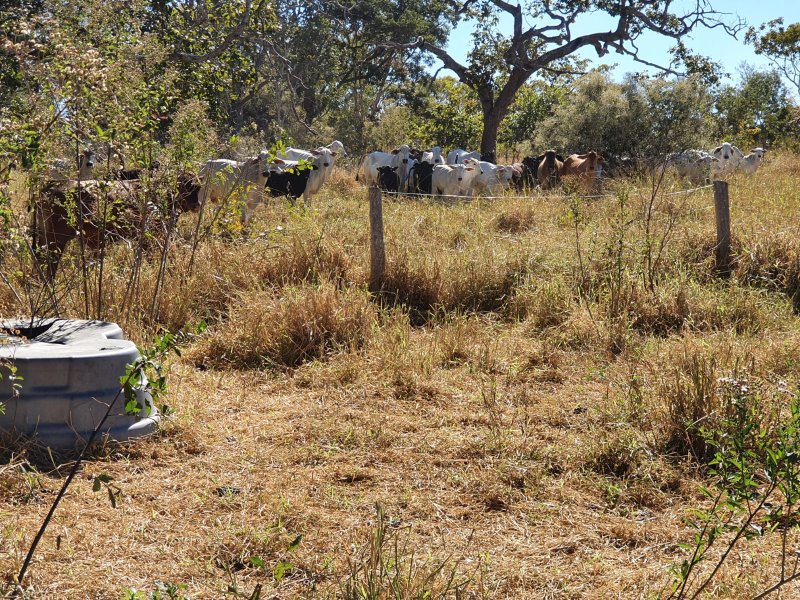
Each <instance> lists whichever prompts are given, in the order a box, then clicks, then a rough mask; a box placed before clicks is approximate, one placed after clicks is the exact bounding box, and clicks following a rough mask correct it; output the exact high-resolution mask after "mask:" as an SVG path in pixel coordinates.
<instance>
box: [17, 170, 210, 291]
mask: <svg viewBox="0 0 800 600" xmlns="http://www.w3.org/2000/svg"><path fill="white" fill-rule="evenodd" d="M200 187H201V186H200V180H199V179H198V178H196V177H194V176H191V175H189V174H182V175H180V176H179V177H178V183H177V190H176V191H175V192H173V193H170V195H169V197H168V210H169V211H170V213H171V214H170V215H167V219H164V221H166V220H168V219H175V218H177V215H178V214H180V213H181V212H184V211H197V210H198V209H199V207H200V202H199V193H200ZM140 191H141V190H140V185H139V182H138V181H109V182H101V181H95V180H89V181H74V180H73V181H51V182H49V183H47V184H46V185H45V186H44V188H43V189H42V191H41V192H40V194H39V198H38V199H37V201H36V202H35V205H34V207H33V222H32V224H31V232H32V238H33V249H34V251H35V252H36V254H37V258H38V260H39V261H40V265H42V267H43V271H44V275H45V277H47V278H49V279H53V278H54V277H55V274H56V271H57V269H58V263H59V262H60V260H61V255H62V253H63V252H64V249H65V248H66V246H67V244H68V243H69V241H70V240H71V239H73V238H75V237H77V235H78V231H79V228H81V229H82V231H83V240H84V244H85V247H86V249H87V250H89V251H90V252H96V251H97V250H98V249H99V248H100V247H101V245H102V242H103V241H104V240H109V241H114V240H118V239H124V238H126V237H132V236H134V235H135V234H136V233H137V232H139V231H142V230H147V229H148V228H149V223H148V220H149V219H151V218H152V217H153V215H154V213H157V212H158V210H159V209H158V208H157V207H156V206H154V205H152V204H151V203H150V202H142V201H141V200H140V199H139V198H138V196H139V192H140Z"/></svg>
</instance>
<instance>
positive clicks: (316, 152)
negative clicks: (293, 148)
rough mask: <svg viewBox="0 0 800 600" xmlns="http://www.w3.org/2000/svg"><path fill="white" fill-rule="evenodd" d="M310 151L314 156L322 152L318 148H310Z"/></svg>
mask: <svg viewBox="0 0 800 600" xmlns="http://www.w3.org/2000/svg"><path fill="white" fill-rule="evenodd" d="M310 152H311V154H313V155H314V156H319V155H320V154H322V153H321V152H320V151H319V150H310Z"/></svg>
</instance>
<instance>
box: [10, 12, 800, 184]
mask: <svg viewBox="0 0 800 600" xmlns="http://www.w3.org/2000/svg"><path fill="white" fill-rule="evenodd" d="M578 4H579V6H577V5H576V6H575V7H568V6H566V5H565V7H563V8H561V9H559V10H561V11H562V12H563V13H564V15H565V16H570V15H572V16H574V17H576V18H577V17H579V16H580V14H581V13H583V12H586V11H589V10H592V9H594V10H598V9H602V10H606V8H603V7H601V6H600V4H597V5H596V6H595V4H596V3H593V2H589V3H578ZM536 6H537V5H536V4H535V3H534V4H531V5H530V7H528V8H527V10H528V13H527V17H526V18H528V20H529V22H536V19H540V20H542V21H544V19H546V17H547V15H545V14H543V13H542V12H541V11H539V12H537V10H539V9H537V8H536ZM603 6H605V5H603ZM625 6H630V7H631V8H630V9H627V8H626V9H625V10H630V11H632V12H631V13H630V14H629V15H628V19H629V20H630V19H633V20H635V19H637V18H640V15H639V13H638V12H637V11H638V10H639V8H637V6H636V3H628V4H626V5H625ZM665 6H666V8H665V9H664V10H665V11H666V10H667V9H668V5H665ZM504 11H505V12H507V13H508V14H510V15H511V16H512V17H513V18H514V19H517V18H518V17H521V15H522V13H521V12H520V11H522V9H521V8H518V7H517V8H514V7H511V6H510V5H508V4H507V3H498V2H489V1H487V2H478V3H474V2H461V3H460V2H450V1H446V0H433V1H431V0H403V1H402V2H401V1H399V0H398V1H391V2H385V1H379V0H362V1H360V2H357V3H342V2H338V1H333V0H330V1H329V0H231V1H229V2H223V3H219V2H206V1H197V2H173V1H167V0H132V1H125V2H123V1H122V0H86V1H85V2H82V3H80V4H76V3H65V2H57V1H55V0H31V1H28V0H7V1H6V2H4V3H2V5H0V154H2V155H3V156H5V157H7V159H8V160H12V159H13V160H14V161H17V162H21V163H22V164H23V166H25V167H26V168H32V169H34V170H36V169H37V168H39V167H40V166H41V165H42V164H44V163H45V162H46V161H47V160H49V159H51V158H53V157H56V156H69V155H71V154H74V155H77V154H78V153H79V151H80V148H81V146H83V145H86V144H89V143H91V144H93V145H99V146H102V145H107V146H108V147H112V146H113V148H115V150H116V152H117V154H118V155H119V156H123V157H124V160H126V161H127V162H128V163H129V164H131V163H136V164H138V165H146V164H148V163H150V162H152V161H153V160H154V158H155V157H157V156H158V155H159V154H165V149H166V151H167V152H166V154H168V155H169V156H170V157H171V159H174V161H175V162H177V163H182V164H188V163H190V162H192V161H196V160H199V159H204V158H207V157H208V156H211V155H215V156H231V155H233V154H236V153H247V152H252V151H253V150H255V149H256V148H259V147H263V146H264V145H271V144H273V143H280V142H291V143H296V144H298V145H311V144H315V143H319V142H321V141H330V140H332V139H339V140H342V141H343V142H344V144H345V146H346V147H347V148H348V151H349V153H350V155H351V156H358V155H359V154H360V153H362V152H365V151H369V150H372V149H375V148H386V147H389V146H391V145H394V144H398V143H401V142H413V143H415V144H418V145H420V146H430V145H434V144H438V145H441V146H443V147H455V146H461V147H465V148H479V147H485V146H487V144H488V145H489V146H491V145H492V144H494V143H496V144H498V145H499V149H500V151H501V153H502V151H503V150H506V151H508V152H510V153H512V154H513V153H518V154H521V153H525V152H527V151H529V150H539V149H542V148H545V147H553V148H555V149H558V150H565V151H567V150H572V149H588V148H595V149H598V150H601V151H603V152H604V153H607V154H609V155H612V156H619V157H631V158H634V157H639V156H648V155H653V154H658V153H662V152H664V151H669V150H673V149H678V148H685V147H693V146H698V147H708V146H710V145H711V144H715V143H717V142H718V141H720V140H722V139H725V140H732V141H735V142H736V143H737V144H739V145H741V146H748V145H751V144H753V145H761V146H767V147H774V146H780V145H792V144H796V143H797V142H796V140H797V134H798V107H797V105H796V103H794V102H793V101H792V100H791V97H790V95H789V93H788V91H787V89H786V88H785V86H784V85H783V83H782V80H781V78H780V76H779V75H778V73H777V72H769V71H755V70H752V69H748V68H744V69H743V70H742V71H741V73H740V75H739V82H738V83H737V84H736V85H734V86H726V85H721V84H720V83H719V81H720V78H719V73H718V71H719V67H718V66H715V65H714V64H713V63H710V62H709V61H701V60H698V59H697V57H691V56H690V55H688V53H686V52H685V48H683V50H682V51H681V55H682V58H683V59H684V60H685V62H686V64H687V65H688V66H689V67H690V68H688V71H691V72H693V73H694V75H692V76H689V77H683V78H676V77H673V76H670V77H664V78H643V77H638V76H628V77H627V78H626V79H625V80H624V81H622V82H615V81H613V80H612V79H611V78H610V76H609V75H608V74H607V73H606V72H605V71H604V68H603V67H599V68H596V69H594V70H592V69H590V65H589V64H588V63H587V62H586V61H583V60H578V59H576V58H574V57H572V56H571V55H569V54H567V55H563V52H562V53H559V52H558V50H559V47H553V48H552V49H551V50H550V52H551V54H552V56H551V54H548V53H547V52H545V50H546V49H548V48H551V46H553V44H552V43H550V42H547V41H546V40H545V38H537V36H539V35H540V33H538V30H535V29H529V30H524V29H522V28H520V30H519V36H518V35H517V34H518V32H517V31H516V30H515V32H514V33H510V32H503V31H502V30H501V29H500V25H499V23H500V19H499V17H500V16H502V13H503V12H504ZM509 11H510V12H509ZM570 11H572V12H570ZM714 15H716V13H713V11H708V12H707V14H705V16H706V17H710V16H714ZM660 18H661V19H663V24H662V25H661V26H659V27H660V29H659V31H658V32H659V33H662V34H669V35H670V36H671V37H674V38H676V39H680V38H681V37H682V36H683V35H685V33H687V32H686V31H683V30H674V31H673V30H669V29H668V24H670V23H672V22H673V21H672V20H671V19H670V14H669V13H667V12H664V13H663V14H661V17H660ZM467 19H469V20H471V21H472V22H474V23H479V24H481V26H482V27H484V29H478V31H480V32H481V33H480V34H477V33H476V35H475V36H474V39H473V48H472V50H471V52H470V54H469V58H468V60H467V61H466V63H465V64H463V65H462V64H460V63H457V62H456V61H454V60H453V59H452V57H450V56H449V55H447V54H446V53H444V51H443V50H442V48H443V47H445V46H446V42H447V39H448V37H449V35H450V32H451V31H452V28H453V27H454V26H455V25H456V24H457V23H459V22H461V21H464V20H467ZM515 22H516V21H515ZM521 22H522V21H520V23H521ZM649 22H650V23H651V25H652V24H653V21H652V19H651V20H650V21H649ZM526 35H527V36H528V38H530V40H529V42H526V43H527V44H528V45H525V44H522V42H521V41H520V40H523V39H527V38H525V36H526ZM626 35H627V38H625V39H627V40H630V39H635V36H636V35H637V33H636V32H635V31H631V32H627V34H626ZM753 35H755V34H753ZM520 36H522V37H520ZM756 37H757V36H756ZM537 39H538V42H537ZM573 41H575V42H576V43H577V42H580V43H579V44H577V45H578V46H580V45H581V44H583V45H585V44H588V43H589V42H587V41H585V40H582V39H577V38H576V39H575V40H573ZM624 41H625V40H623V41H617V42H614V41H613V40H612V41H609V42H608V43H612V42H613V43H619V44H621V43H623V42H624ZM537 44H538V45H537ZM548 44H549V45H548ZM689 59H692V60H691V61H690V60H689ZM437 61H443V62H445V64H449V65H451V66H452V67H454V68H455V69H456V71H455V72H456V77H435V76H434V71H433V67H434V66H435V65H437V64H439V62H437ZM548 61H549V62H548ZM512 80H513V84H514V85H513V86H512V87H514V89H515V90H516V91H515V92H514V93H513V94H511V95H509V93H507V92H508V90H509V89H510V87H509V85H510V83H512ZM521 82H524V83H521ZM493 94H494V95H493ZM504 94H505V95H504ZM511 97H513V101H512V102H511V103H510V104H508V106H506V103H507V100H508V99H509V98H511ZM497 122H499V127H498V128H497V131H496V135H495V134H494V133H492V135H489V136H487V133H486V131H487V130H486V128H487V124H488V125H491V124H492V123H494V124H496V123H497Z"/></svg>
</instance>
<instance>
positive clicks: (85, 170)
mask: <svg viewBox="0 0 800 600" xmlns="http://www.w3.org/2000/svg"><path fill="white" fill-rule="evenodd" d="M94 159H95V154H94V152H93V151H92V150H90V149H89V148H86V149H85V150H84V151H83V152H81V153H80V155H78V179H79V180H81V181H88V180H90V179H94V175H93V174H92V169H93V168H94ZM73 165H75V163H74V162H72V161H70V160H67V159H65V158H57V159H55V160H54V161H52V162H51V163H50V164H49V165H48V166H47V169H46V170H45V172H44V177H45V179H47V180H48V181H68V180H70V179H73V178H72V177H71V175H72V174H73V173H74V171H73V169H74V166H73Z"/></svg>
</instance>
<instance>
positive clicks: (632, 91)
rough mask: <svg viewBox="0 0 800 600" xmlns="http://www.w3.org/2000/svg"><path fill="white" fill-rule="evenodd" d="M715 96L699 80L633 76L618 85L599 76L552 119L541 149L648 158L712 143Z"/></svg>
mask: <svg viewBox="0 0 800 600" xmlns="http://www.w3.org/2000/svg"><path fill="white" fill-rule="evenodd" d="M711 105H712V97H711V96H710V94H709V93H708V92H707V89H706V87H705V85H704V84H703V82H702V81H700V80H699V79H697V78H690V79H683V80H676V81H667V80H665V79H662V78H655V79H647V78H641V77H637V76H628V77H627V79H626V80H625V81H624V82H623V83H615V82H613V81H611V80H610V78H609V77H608V75H606V74H603V73H600V72H595V73H590V74H588V75H586V76H585V77H583V78H581V79H580V80H578V82H577V85H576V86H575V90H574V92H573V93H572V94H570V95H569V97H568V98H566V101H565V102H564V103H562V104H561V105H559V106H558V107H557V108H556V109H555V112H554V113H553V115H552V117H550V118H548V119H546V120H545V121H544V122H543V123H542V125H541V127H540V129H539V132H538V133H537V135H536V144H537V146H538V147H539V148H541V149H546V148H554V149H556V150H558V151H560V152H563V153H572V152H588V151H589V150H598V151H600V152H602V153H603V154H604V155H607V156H608V157H610V158H620V157H630V158H643V157H650V156H658V155H663V154H664V153H666V152H670V151H672V150H678V149H683V148H694V147H703V146H704V145H706V144H707V143H708V133H709V132H710V125H711V124H710V122H709V121H708V115H709V114H710V109H711Z"/></svg>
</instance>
